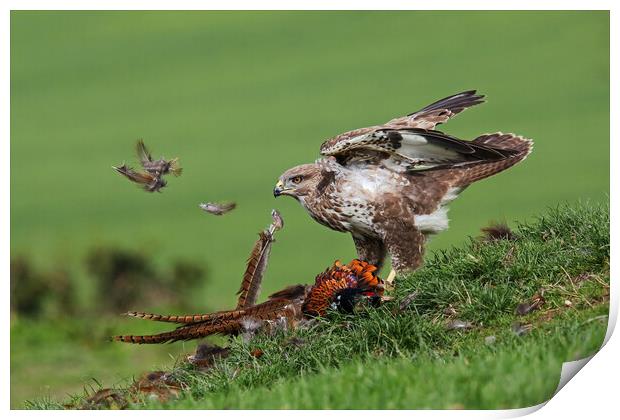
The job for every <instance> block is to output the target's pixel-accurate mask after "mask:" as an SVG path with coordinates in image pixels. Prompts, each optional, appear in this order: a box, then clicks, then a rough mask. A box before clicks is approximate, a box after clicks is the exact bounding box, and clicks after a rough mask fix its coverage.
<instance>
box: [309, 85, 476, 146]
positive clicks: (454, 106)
mask: <svg viewBox="0 0 620 420" xmlns="http://www.w3.org/2000/svg"><path fill="white" fill-rule="evenodd" d="M482 102H484V95H477V94H476V91H475V90H468V91H466V92H461V93H457V94H456V95H451V96H448V97H446V98H443V99H440V100H438V101H437V102H434V103H432V104H430V105H427V106H425V107H424V108H422V109H421V110H419V111H416V112H412V113H411V114H409V115H406V116H404V117H398V118H394V119H393V120H390V121H388V122H387V123H385V124H383V125H375V126H373V127H365V128H358V129H356V130H351V131H347V132H346V133H342V134H339V135H337V136H336V137H332V138H331V139H328V140H327V141H325V142H324V143H323V144H322V145H321V154H322V155H334V154H336V153H338V151H339V150H342V149H344V148H346V146H347V145H348V143H349V142H350V141H351V140H352V139H355V138H359V137H360V136H363V135H370V134H372V133H373V132H375V131H377V130H381V129H402V128H421V129H425V130H434V129H435V127H436V126H437V125H439V124H443V123H445V122H446V121H448V120H449V119H450V118H452V117H453V116H455V115H456V114H459V113H460V112H462V111H464V110H465V109H467V108H469V107H471V106H474V105H478V104H480V103H482Z"/></svg>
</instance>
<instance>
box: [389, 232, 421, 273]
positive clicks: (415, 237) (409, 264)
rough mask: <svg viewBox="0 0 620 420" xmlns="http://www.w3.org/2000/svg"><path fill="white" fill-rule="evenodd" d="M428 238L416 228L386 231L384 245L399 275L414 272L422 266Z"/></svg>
mask: <svg viewBox="0 0 620 420" xmlns="http://www.w3.org/2000/svg"><path fill="white" fill-rule="evenodd" d="M425 240H426V238H425V236H424V234H423V233H422V232H420V231H419V230H417V229H416V228H415V227H404V228H400V229H391V230H386V231H385V233H384V243H385V245H386V247H387V249H388V252H389V253H390V256H391V257H392V267H393V268H394V270H396V272H397V273H398V274H404V273H407V272H411V271H414V270H415V269H416V268H418V267H420V266H421V265H422V257H423V255H424V242H425Z"/></svg>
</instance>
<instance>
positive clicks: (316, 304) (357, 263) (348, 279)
mask: <svg viewBox="0 0 620 420" xmlns="http://www.w3.org/2000/svg"><path fill="white" fill-rule="evenodd" d="M375 271H377V267H375V266H374V265H372V264H368V263H367V262H365V261H361V260H357V259H355V260H353V261H351V262H350V263H349V264H347V265H343V264H342V263H341V262H340V261H338V260H336V262H334V265H332V267H331V268H329V269H327V270H325V271H324V272H323V273H321V274H319V275H318V276H317V277H316V281H315V284H314V286H313V287H312V290H311V291H310V293H309V295H308V297H307V299H306V301H305V302H304V307H303V311H304V313H306V314H308V315H311V316H317V315H319V316H320V315H324V314H325V312H326V311H327V309H328V308H329V306H330V305H331V303H332V299H333V298H334V296H335V295H336V293H337V292H339V291H341V290H344V289H358V290H359V292H360V293H364V294H366V293H370V294H376V295H378V296H382V295H383V280H381V279H380V278H379V277H377V276H375V275H374V272H375Z"/></svg>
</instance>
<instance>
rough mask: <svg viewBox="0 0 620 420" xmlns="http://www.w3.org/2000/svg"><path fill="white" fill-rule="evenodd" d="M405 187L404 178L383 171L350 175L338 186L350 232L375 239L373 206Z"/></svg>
mask: <svg viewBox="0 0 620 420" xmlns="http://www.w3.org/2000/svg"><path fill="white" fill-rule="evenodd" d="M408 185H409V181H408V180H407V179H406V178H404V177H402V176H401V175H399V174H397V173H394V172H393V171H390V170H386V169H384V168H376V169H373V170H356V171H351V172H350V173H349V176H348V177H347V179H346V181H344V182H342V183H341V184H340V186H339V187H340V193H341V197H342V199H343V206H342V212H343V214H344V215H345V216H346V218H347V221H348V222H347V223H348V224H349V225H350V230H352V231H358V232H364V233H366V234H373V235H374V234H375V233H374V225H375V222H374V220H373V219H374V216H375V203H377V202H379V201H380V200H381V196H382V195H383V194H385V193H390V192H395V191H394V190H395V188H396V189H397V188H399V187H404V186H408Z"/></svg>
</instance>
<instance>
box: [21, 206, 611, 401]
mask: <svg viewBox="0 0 620 420" xmlns="http://www.w3.org/2000/svg"><path fill="white" fill-rule="evenodd" d="M510 238H511V239H510V240H493V241H488V240H482V239H480V238H470V240H469V241H468V243H467V244H466V245H465V246H463V247H460V248H452V249H449V250H447V251H442V252H438V253H435V254H434V255H432V256H430V257H429V258H428V259H427V261H426V263H425V266H424V267H423V268H422V269H420V270H418V271H416V272H415V273H413V274H411V275H409V276H406V277H401V278H397V287H396V290H395V293H394V296H395V299H394V301H392V302H389V303H387V304H385V305H383V306H382V307H380V308H376V309H375V308H365V309H364V310H362V311H360V312H358V313H357V314H355V315H343V314H339V313H331V314H329V316H327V317H325V318H321V319H317V320H316V322H315V323H314V324H312V325H311V326H310V327H309V328H305V329H297V330H293V331H280V332H277V333H275V334H274V335H271V336H268V335H258V336H257V337H255V338H254V339H253V340H252V341H250V342H249V343H244V342H243V341H242V340H241V339H239V338H233V339H231V340H230V349H231V352H230V356H229V357H228V358H226V359H222V360H219V361H218V362H216V363H215V365H214V367H213V368H212V369H210V370H208V371H207V372H200V371H198V370H196V369H194V368H193V367H192V366H191V365H189V364H187V363H186V362H184V361H183V360H182V359H179V361H178V362H177V364H176V365H175V366H174V368H173V369H172V372H171V375H173V376H174V378H175V380H176V381H177V382H178V383H180V384H182V385H183V386H182V388H183V389H184V390H185V391H184V392H183V393H182V394H181V397H180V398H179V399H174V400H168V401H164V402H153V401H151V400H145V399H144V398H142V399H140V398H137V399H136V400H135V401H134V403H133V404H132V407H134V408H161V407H166V408H218V409H222V408H516V407H523V406H528V405H534V404H537V403H540V402H542V401H545V400H546V399H548V398H550V397H551V396H552V394H553V391H554V389H555V387H556V386H557V382H558V379H559V374H560V367H561V363H562V362H564V361H568V360H575V359H578V358H582V357H585V356H587V355H589V354H591V353H593V352H595V351H596V350H598V348H599V347H600V345H601V343H602V340H603V337H604V335H605V326H606V323H605V322H603V321H605V320H606V314H607V313H608V297H609V208H608V205H604V204H603V205H600V204H597V205H592V204H588V203H581V204H579V205H577V206H572V207H569V206H567V205H563V206H559V207H557V208H555V209H551V210H549V211H548V212H546V213H545V214H544V215H542V216H540V217H538V218H537V219H536V220H535V221H533V222H530V223H527V224H520V225H518V227H517V228H516V229H515V230H514V232H513V235H512V236H510ZM412 295H413V296H415V297H414V298H413V299H411V296H412ZM533 296H541V297H542V299H543V304H542V306H540V307H539V308H537V309H536V310H533V311H531V312H529V313H527V314H525V315H518V314H517V312H516V308H517V306H519V304H520V303H523V302H527V301H529V300H530V299H532V298H533ZM406 301H410V302H406ZM405 303H408V304H406V305H405ZM455 325H456V326H461V327H462V328H457V327H454V326H455ZM450 326H452V327H450ZM256 349H260V350H261V352H262V353H261V357H258V358H257V357H255V356H253V355H252V354H253V353H254V354H256V353H255V352H254V350H256ZM29 406H30V407H38V408H45V407H50V408H54V407H57V406H55V405H54V403H51V402H45V401H38V402H34V403H29Z"/></svg>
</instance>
